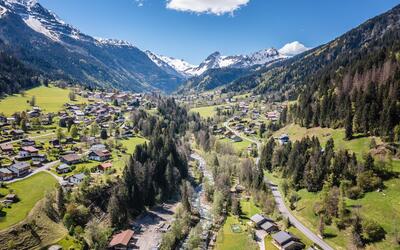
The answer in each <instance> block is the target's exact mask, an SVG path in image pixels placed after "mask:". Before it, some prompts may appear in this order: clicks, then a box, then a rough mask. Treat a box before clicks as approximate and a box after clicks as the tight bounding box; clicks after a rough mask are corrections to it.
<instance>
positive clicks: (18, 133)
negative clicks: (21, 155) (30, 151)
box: [11, 129, 25, 140]
mask: <svg viewBox="0 0 400 250" xmlns="http://www.w3.org/2000/svg"><path fill="white" fill-rule="evenodd" d="M24 133H25V132H24V131H23V130H20V129H15V130H13V131H11V135H12V137H13V139H14V140H18V139H22V138H23V137H24Z"/></svg>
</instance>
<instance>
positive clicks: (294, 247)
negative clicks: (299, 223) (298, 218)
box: [272, 231, 304, 250]
mask: <svg viewBox="0 0 400 250" xmlns="http://www.w3.org/2000/svg"><path fill="white" fill-rule="evenodd" d="M272 239H273V243H274V245H276V246H277V247H278V248H279V249H281V250H300V249H304V244H303V243H301V241H300V240H299V239H298V238H297V237H295V236H294V235H292V234H290V233H288V232H284V231H280V232H278V233H276V234H273V235H272Z"/></svg>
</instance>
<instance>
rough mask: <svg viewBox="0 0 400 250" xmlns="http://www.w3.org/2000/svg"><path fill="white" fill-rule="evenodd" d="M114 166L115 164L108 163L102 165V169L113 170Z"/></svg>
mask: <svg viewBox="0 0 400 250" xmlns="http://www.w3.org/2000/svg"><path fill="white" fill-rule="evenodd" d="M112 165H113V164H112V163H111V162H106V163H102V164H100V168H102V169H107V168H111V167H112Z"/></svg>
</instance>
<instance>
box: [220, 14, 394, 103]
mask: <svg viewBox="0 0 400 250" xmlns="http://www.w3.org/2000/svg"><path fill="white" fill-rule="evenodd" d="M399 12H400V7H399V6H396V7H395V8H393V9H392V10H390V11H388V12H387V13H384V14H382V15H380V16H377V17H375V18H372V19H370V20H369V21H367V22H365V23H364V24H362V25H360V26H359V27H357V28H355V29H353V30H351V31H349V32H347V33H346V34H344V35H342V36H340V37H339V38H337V39H335V40H333V41H331V42H330V43H327V44H326V45H322V46H320V47H317V48H315V49H313V50H310V51H308V52H305V53H303V54H300V55H298V56H295V57H293V58H291V59H288V60H285V61H282V62H278V63H276V64H273V65H270V66H268V67H265V68H263V69H262V70H259V71H258V72H256V73H255V74H252V75H249V76H246V77H243V78H240V79H238V80H237V81H235V82H234V83H233V84H231V85H230V86H228V87H227V88H226V90H227V91H229V90H234V91H240V90H248V89H254V91H255V92H257V93H260V92H261V93H270V92H278V93H282V94H286V96H288V97H290V98H296V97H297V95H298V93H299V92H298V90H299V89H300V87H301V88H302V87H306V88H309V86H310V85H312V84H320V81H321V79H323V78H322V76H323V75H326V76H329V77H330V78H329V79H325V80H326V82H327V83H328V84H329V85H331V84H339V82H343V80H345V81H346V84H347V85H348V84H349V81H350V82H351V81H353V79H357V81H358V83H357V85H358V86H359V85H360V81H362V82H363V84H364V85H365V84H366V82H368V81H370V80H374V81H377V80H382V79H385V80H387V79H388V77H389V76H390V75H392V76H393V74H394V72H395V67H394V65H393V62H392V63H389V62H387V59H388V58H389V55H390V56H391V58H392V59H394V58H396V60H398V58H399V57H398V56H396V54H395V52H396V50H397V41H396V39H397V34H398V31H399V29H400V23H399V19H400V17H399ZM397 40H398V39H397ZM390 48H391V49H390ZM389 50H390V51H389ZM391 52H393V54H391ZM388 53H389V54H388ZM385 55H386V56H385ZM382 56H383V57H384V58H382ZM367 58H369V59H367ZM386 62H387V63H386ZM385 63H386V64H385ZM363 65H364V66H363ZM384 66H385V67H384ZM369 70H370V71H369ZM372 73H373V74H372ZM388 74H390V75H388ZM371 77H372V78H371ZM347 87H348V86H347Z"/></svg>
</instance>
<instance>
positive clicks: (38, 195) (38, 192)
mask: <svg viewBox="0 0 400 250" xmlns="http://www.w3.org/2000/svg"><path fill="white" fill-rule="evenodd" d="M55 184H56V180H55V179H54V177H53V176H51V175H50V174H48V173H45V172H41V173H38V174H36V175H34V176H32V177H30V178H28V179H25V180H22V181H18V182H15V183H12V184H9V185H8V189H12V190H13V191H14V193H15V194H17V195H18V197H19V198H20V201H19V202H18V203H15V204H12V206H11V208H5V209H4V212H6V213H7V214H6V216H5V217H1V218H0V230H1V229H5V228H7V227H9V226H11V225H14V224H16V223H18V222H20V221H22V220H23V219H25V217H26V216H27V215H28V214H29V212H30V211H31V209H32V208H33V207H34V206H35V204H36V203H37V202H38V201H39V200H41V199H42V198H43V197H44V195H45V193H46V192H47V191H50V190H52V189H54V187H55ZM0 192H1V193H2V194H3V195H7V194H8V192H9V191H8V190H7V189H5V188H1V189H0Z"/></svg>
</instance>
